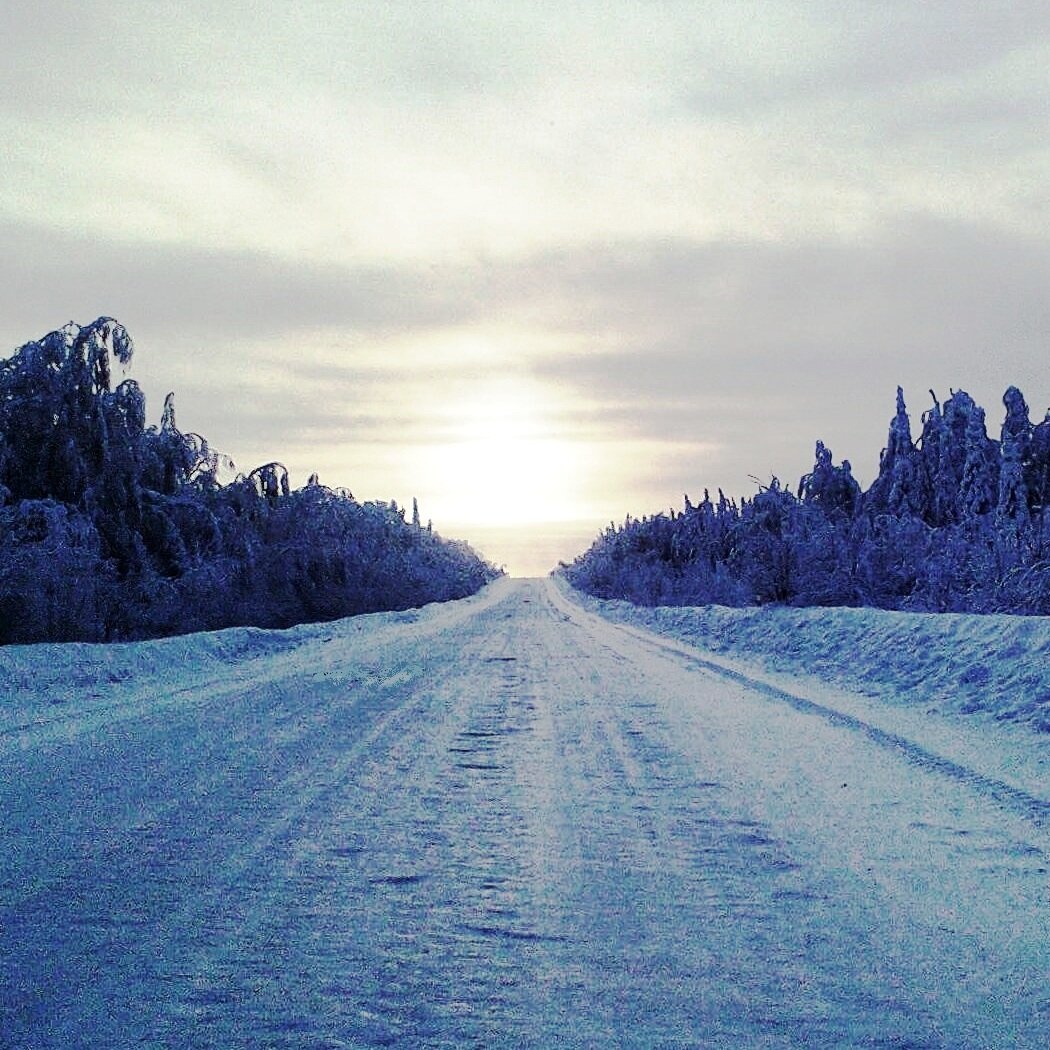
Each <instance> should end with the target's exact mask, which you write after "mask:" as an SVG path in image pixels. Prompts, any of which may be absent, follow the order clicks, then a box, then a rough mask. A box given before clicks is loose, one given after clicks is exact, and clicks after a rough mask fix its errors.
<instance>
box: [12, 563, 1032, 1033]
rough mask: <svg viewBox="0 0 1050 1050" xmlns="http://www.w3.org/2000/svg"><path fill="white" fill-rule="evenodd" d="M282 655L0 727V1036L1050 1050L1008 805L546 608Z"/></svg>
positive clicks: (492, 605) (864, 731)
mask: <svg viewBox="0 0 1050 1050" xmlns="http://www.w3.org/2000/svg"><path fill="white" fill-rule="evenodd" d="M245 637H249V636H247V635H245ZM252 637H254V636H252ZM260 637H263V636H262V635H260ZM266 637H277V635H276V634H273V633H271V634H270V635H267V636H266ZM284 637H285V642H284V643H283V644H281V645H275V646H272V647H270V648H267V647H266V646H262V647H261V648H259V649H258V651H252V652H250V653H247V654H242V656H241V657H239V658H237V659H231V660H230V661H228V662H227V663H223V662H222V661H211V662H209V663H206V664H205V663H204V662H201V663H197V662H195V660H194V658H193V653H194V649H193V645H194V644H198V643H195V642H194V641H193V640H171V641H170V642H167V643H154V644H155V645H157V646H158V647H159V648H158V649H157V651H158V652H169V653H178V654H182V656H181V658H180V659H181V663H180V661H174V662H173V663H172V664H171V666H170V667H168V668H167V669H166V670H165V672H164V673H160V672H157V673H153V674H151V675H149V676H145V675H140V676H139V677H135V675H130V676H125V675H116V674H115V675H114V676H113V677H114V679H115V680H114V681H113V683H112V685H110V686H108V687H107V688H105V689H95V690H92V689H90V688H89V687H87V686H85V687H84V688H83V689H82V690H81V692H80V693H77V692H76V691H74V692H72V693H69V692H67V693H64V694H62V695H61V696H59V695H57V694H56V695H55V696H54V697H53V698H52V700H51V701H46V700H41V702H40V703H39V704H37V705H36V706H34V705H33V704H32V703H28V702H26V703H23V704H22V706H20V707H19V706H18V703H17V702H16V701H17V697H12V698H11V699H12V704H11V705H8V707H7V708H5V707H4V705H2V704H0V816H2V820H0V857H2V858H3V859H2V865H0V1045H2V1046H3V1047H5V1048H16V1047H18V1048H23V1047H25V1048H29V1047H32V1048H41V1047H62V1048H70V1047H93V1048H100V1047H134V1046H149V1047H179V1048H183V1047H241V1046H253V1047H254V1046H259V1047H310V1048H315V1047H365V1046H398V1047H431V1046H433V1047H439V1046H448V1047H459V1046H481V1047H489V1046H501V1047H502V1046H507V1047H517V1046H522V1047H531V1046H535V1047H607V1046H637V1047H687V1046H688V1047H693V1046H695V1047H748V1048H752V1047H787V1046H806V1047H849V1046H878V1047H953V1048H954V1047H1040V1048H1042V1047H1045V1046H1046V1045H1047V1044H1048V1041H1050V1040H1048V1036H1050V900H1048V882H1050V879H1048V875H1047V864H1048V856H1050V841H1048V830H1047V826H1048V821H1047V819H1046V813H1047V803H1046V797H1045V793H1044V794H1043V795H1039V794H1032V793H1031V792H1030V791H1027V792H1021V793H1020V794H1019V795H1017V797H1015V796H1014V795H1012V794H1011V791H1010V790H1005V791H1004V790H1001V789H1002V788H1003V787H1004V785H1002V784H999V783H998V782H995V781H989V780H988V778H987V777H983V776H982V775H980V774H978V773H975V774H974V776H973V777H968V776H967V770H966V769H965V768H962V767H960V766H959V764H958V763H955V762H946V763H945V764H944V765H939V759H938V755H937V754H936V753H934V752H931V751H930V749H929V748H928V746H926V744H924V742H923V741H921V740H909V739H904V738H902V737H900V736H899V735H898V736H896V737H894V736H893V735H892V734H889V735H888V734H886V733H881V734H880V732H872V731H871V727H870V726H867V725H866V723H864V722H863V721H860V720H858V719H857V718H855V717H846V718H835V717H829V715H828V712H827V710H826V709H825V708H823V707H817V705H810V706H809V707H807V705H806V704H805V703H799V704H792V703H790V702H785V696H784V695H783V694H778V692H777V690H770V689H769V688H768V687H763V686H762V685H761V683H750V682H749V681H748V680H747V677H746V676H744V675H740V674H736V675H735V676H727V675H726V674H725V673H723V672H721V671H720V670H719V669H718V668H717V667H715V666H713V665H705V664H704V663H703V662H702V661H700V660H696V659H691V658H690V657H689V655H688V654H687V653H685V652H683V651H682V647H681V646H678V647H672V646H671V645H669V644H667V643H664V642H663V641H661V640H659V639H657V638H656V637H655V636H652V635H647V634H645V633H643V632H638V631H633V630H629V629H625V628H622V627H620V626H617V625H615V624H611V623H608V622H606V621H604V620H602V619H600V618H599V617H597V616H595V615H593V614H592V613H590V612H587V611H585V610H583V609H582V608H581V607H580V606H578V605H577V604H576V603H574V602H573V601H572V600H571V597H570V596H568V595H567V594H566V593H565V592H564V591H563V590H560V589H559V588H558V587H557V586H556V585H555V584H554V583H553V582H551V581H541V580H526V581H521V580H503V581H499V582H498V583H496V584H494V585H492V586H490V587H488V588H486V589H485V590H484V591H483V592H482V593H481V594H480V595H478V596H475V597H474V598H471V599H467V600H466V601H462V602H455V603H450V604H449V605H447V606H432V607H428V608H427V609H425V610H421V611H418V612H413V613H403V614H391V615H386V616H375V617H361V618H357V619H354V620H346V621H340V622H339V623H336V624H328V625H323V626H319V627H313V628H310V629H300V630H299V631H298V633H296V632H287V633H285V635H284ZM201 644H203V643H201ZM164 646H169V647H171V648H169V649H164V648H163V647H164ZM180 646H181V647H182V648H179V647H180ZM150 651H151V652H152V651H153V650H150ZM56 658H57V657H56ZM0 688H8V687H3V686H0ZM10 688H13V687H10ZM58 701H61V702H58ZM814 708H816V709H814ZM5 711H6V713H5ZM12 712H14V713H12ZM5 719H6V720H5ZM887 737H888V738H887Z"/></svg>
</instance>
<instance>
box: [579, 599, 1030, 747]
mask: <svg viewBox="0 0 1050 1050" xmlns="http://www.w3.org/2000/svg"><path fill="white" fill-rule="evenodd" d="M573 597H574V600H576V601H578V602H581V603H582V604H584V605H586V606H587V607H588V608H590V609H592V610H593V611H595V612H599V613H600V614H601V615H602V616H604V617H606V618H607V619H610V620H613V621H615V622H619V623H630V624H635V625H639V626H644V627H647V628H649V629H650V630H652V631H655V632H656V633H658V634H662V635H665V636H668V637H671V638H675V639H677V640H679V641H682V642H686V643H688V644H691V645H696V646H700V647H702V648H704V649H705V650H708V651H710V652H713V653H720V654H724V655H726V656H732V657H746V658H758V660H759V661H760V662H761V664H762V665H763V666H764V667H765V668H766V669H768V670H770V671H775V672H802V673H804V674H807V675H812V676H814V677H817V678H820V679H821V680H822V681H825V682H830V683H833V684H835V685H838V686H841V687H843V688H846V689H850V690H853V691H857V692H860V693H863V694H865V695H868V696H876V697H877V698H879V699H880V700H886V701H890V702H893V703H901V704H907V705H909V706H915V707H926V708H931V707H932V708H936V709H937V710H938V711H953V712H957V713H959V714H966V715H970V714H983V715H984V716H985V717H987V718H990V719H992V720H995V721H997V722H1015V723H1020V724H1023V725H1025V726H1027V727H1029V728H1030V729H1033V730H1035V731H1037V732H1041V733H1050V617H1046V616H1005V615H994V616H987V615H980V616H978V615H971V614H964V613H910V612H889V611H886V610H883V609H845V608H810V609H792V608H784V607H774V606H762V607H758V608H754V607H752V608H743V609H734V608H728V607H726V606H721V605H707V606H697V607H684V606H658V607H656V608H647V607H643V606H636V605H632V604H631V603H630V602H625V601H607V600H602V599H598V598H592V597H590V596H589V595H585V594H582V593H580V592H579V591H573Z"/></svg>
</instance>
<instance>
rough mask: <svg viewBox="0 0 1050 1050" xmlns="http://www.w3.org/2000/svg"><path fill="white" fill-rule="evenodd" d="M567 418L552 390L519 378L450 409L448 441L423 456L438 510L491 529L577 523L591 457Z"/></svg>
mask: <svg viewBox="0 0 1050 1050" xmlns="http://www.w3.org/2000/svg"><path fill="white" fill-rule="evenodd" d="M568 418H569V417H568V411H567V406H564V405H561V404H559V403H558V401H557V398H556V396H554V395H552V393H551V392H550V391H549V390H546V389H544V388H543V387H542V386H541V385H540V384H538V383H534V382H532V381H529V380H525V379H520V378H507V379H501V380H494V381H490V382H487V383H485V384H483V385H482V386H480V387H479V388H478V389H477V390H476V391H474V392H473V393H472V394H471V396H470V397H469V399H464V400H463V401H460V402H458V403H452V404H449V405H447V406H445V407H444V409H443V411H442V432H443V435H444V438H443V440H439V441H438V442H436V443H435V444H434V445H432V446H431V447H430V448H428V449H427V450H426V453H425V462H426V465H427V484H428V486H430V487H431V488H432V490H433V492H434V510H435V513H439V514H440V518H441V520H442V521H453V522H470V523H472V524H477V525H485V526H498V525H513V524H519V525H520V524H530V523H536V522H546V521H569V520H573V519H576V518H579V517H580V515H581V500H582V498H583V488H584V483H585V478H586V467H587V464H586V459H587V455H586V446H585V445H584V444H583V442H582V441H579V440H574V439H573V436H572V434H571V433H570V430H569V426H568V423H567V420H568Z"/></svg>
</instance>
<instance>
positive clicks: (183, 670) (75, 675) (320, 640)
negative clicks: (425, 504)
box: [0, 599, 469, 732]
mask: <svg viewBox="0 0 1050 1050" xmlns="http://www.w3.org/2000/svg"><path fill="white" fill-rule="evenodd" d="M467 601H468V602H469V599H467ZM457 604H458V603H457ZM438 608H440V605H439V604H435V605H431V606H425V607H424V608H423V609H422V610H420V609H409V610H405V611H402V612H389V613H368V614H364V615H361V616H352V617H347V618H345V619H341V620H334V621H331V622H328V623H315V624H303V625H301V626H298V627H291V628H288V629H287V630H265V629H262V628H258V627H230V628H227V629H225V630H222V631H205V632H199V633H197V634H186V635H179V636H177V637H173V638H158V639H154V640H151V641H143V642H119V643H118V642H112V643H88V642H63V643H42V644H38V645H8V646H0V732H2V731H4V730H5V729H8V728H10V727H11V726H12V725H13V726H17V725H18V723H19V721H20V720H21V719H24V718H28V717H32V716H33V715H34V714H36V713H38V712H39V711H40V709H41V708H45V707H50V706H51V705H56V706H65V705H68V704H74V703H75V704H77V705H83V704H89V705H90V704H91V702H92V701H102V700H105V701H107V702H108V701H114V700H115V701H121V700H126V699H145V698H146V697H147V696H149V695H151V694H152V695H155V694H157V693H159V692H170V691H172V690H186V689H192V688H193V687H194V686H195V685H199V684H200V683H201V682H204V681H208V680H210V679H213V678H215V677H217V676H220V675H222V676H244V675H253V676H254V675H256V674H258V673H259V671H260V665H261V662H262V661H266V660H270V659H272V658H274V657H281V656H284V657H287V656H288V655H289V654H291V652H292V651H299V652H300V653H301V654H302V655H303V656H304V658H305V659H310V658H312V656H314V655H315V654H316V652H317V649H318V647H319V646H321V645H323V644H324V643H326V642H330V641H332V640H334V639H335V638H338V637H342V636H345V635H347V634H356V633H358V632H361V631H365V630H368V631H375V630H378V629H380V628H382V627H385V626H390V625H394V624H399V623H405V622H411V621H415V620H417V619H420V618H421V617H425V616H427V615H432V612H431V611H432V610H433V611H436V610H437V609H438Z"/></svg>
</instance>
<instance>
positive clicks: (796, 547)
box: [564, 387, 1050, 615]
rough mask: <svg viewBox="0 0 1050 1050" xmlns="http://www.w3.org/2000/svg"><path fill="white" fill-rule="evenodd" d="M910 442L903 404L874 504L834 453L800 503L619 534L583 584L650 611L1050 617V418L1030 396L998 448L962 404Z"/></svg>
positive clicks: (1016, 405) (682, 519)
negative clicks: (873, 610)
mask: <svg viewBox="0 0 1050 1050" xmlns="http://www.w3.org/2000/svg"><path fill="white" fill-rule="evenodd" d="M931 396H932V398H933V405H932V407H931V408H929V409H928V410H927V411H926V412H924V413H923V415H922V431H921V434H920V435H919V437H918V438H917V439H916V440H913V438H912V431H911V421H910V418H909V416H908V412H907V409H906V406H905V402H904V394H903V391H902V390H901V389H900V388H899V387H898V389H897V409H896V414H895V415H894V417H893V420H892V422H891V423H890V429H889V437H888V439H887V443H886V448H885V449H884V450H883V452H882V455H881V458H880V462H879V471H878V476H877V477H876V478H875V480H874V481H873V482H872V484H871V486H870V487H869V488H868V489H867V491H862V490H861V488H860V486H859V484H858V483H857V481H856V480H855V479H854V477H853V475H852V471H851V468H850V464H849V461H848V460H844V461H843V462H842V464H841V465H839V466H836V465H835V464H834V463H833V460H832V454H831V451H830V450H829V449H828V448H826V447H825V446H824V444H823V443H822V442H820V441H818V442H817V446H816V462H815V465H814V467H813V470H812V472H811V473H809V474H807V475H806V476H805V477H803V478H802V479H801V481H800V483H799V485H798V488H797V491H795V492H792V491H791V490H790V489H788V488H785V487H783V486H781V484H780V483H779V481H778V480H777V479H776V478H774V479H773V480H772V482H771V484H770V485H769V486H767V487H761V488H760V491H759V492H757V493H756V494H755V495H754V496H752V497H751V498H749V499H748V498H745V499H742V500H740V501H739V502H737V501H736V500H732V499H727V498H726V496H725V495H724V494H723V493H722V492H721V490H719V492H718V497H717V499H715V500H712V498H711V496H710V494H709V493H708V492H707V491H706V490H705V492H704V498H703V500H702V501H701V502H700V503H698V504H696V505H694V504H693V503H691V502H690V500H689V498H688V497H686V499H685V506H684V509H683V510H681V511H679V512H676V511H674V510H672V511H671V512H670V513H668V514H663V513H661V514H656V515H654V516H651V517H646V518H642V519H634V518H631V517H628V518H627V520H626V521H625V522H624V523H623V524H622V525H615V524H611V525H610V526H609V527H608V528H607V529H606V530H605V531H604V532H603V533H602V534H601V535H600V536H599V537H598V538H597V539H596V540H595V541H594V543H593V545H592V546H591V547H590V549H589V550H587V551H586V552H584V553H583V554H582V555H581V556H580V557H579V558H577V559H576V561H574V562H573V563H572V565H567V566H564V572H565V573H566V575H567V576H568V578H569V579H570V581H571V582H572V583H573V584H574V585H575V586H577V587H579V588H580V589H582V590H584V591H587V592H588V593H590V594H593V595H595V596H597V597H602V598H622V599H627V600H629V601H632V602H635V603H637V604H642V605H658V604H670V605H703V604H709V603H714V604H723V605H736V606H740V605H763V604H767V603H781V604H787V605H796V606H808V605H828V606H841V605H847V606H875V607H878V608H883V609H905V610H916V611H937V612H981V613H985V612H1010V613H1026V614H1038V615H1047V614H1050V413H1047V417H1046V419H1044V420H1043V421H1042V422H1040V423H1038V424H1033V423H1032V421H1031V419H1030V417H1029V410H1028V405H1027V404H1026V403H1025V399H1024V397H1023V396H1022V395H1021V392H1020V391H1019V390H1018V389H1017V388H1016V387H1010V389H1009V390H1007V391H1006V394H1005V395H1004V397H1003V403H1004V405H1005V408H1006V416H1005V419H1004V421H1003V424H1002V429H1001V432H1000V436H999V439H998V440H995V439H993V438H992V437H990V436H989V435H988V432H987V426H986V422H985V413H984V410H983V409H982V408H981V407H980V406H978V405H977V404H975V403H974V401H973V399H972V398H971V397H970V396H969V395H968V394H967V393H965V392H964V391H961V390H960V391H957V392H953V393H952V395H951V397H949V398H948V399H947V400H946V401H945V402H944V403H943V404H941V403H940V402H939V401H938V399H937V397H936V395H934V394H933V392H932V391H931Z"/></svg>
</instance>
